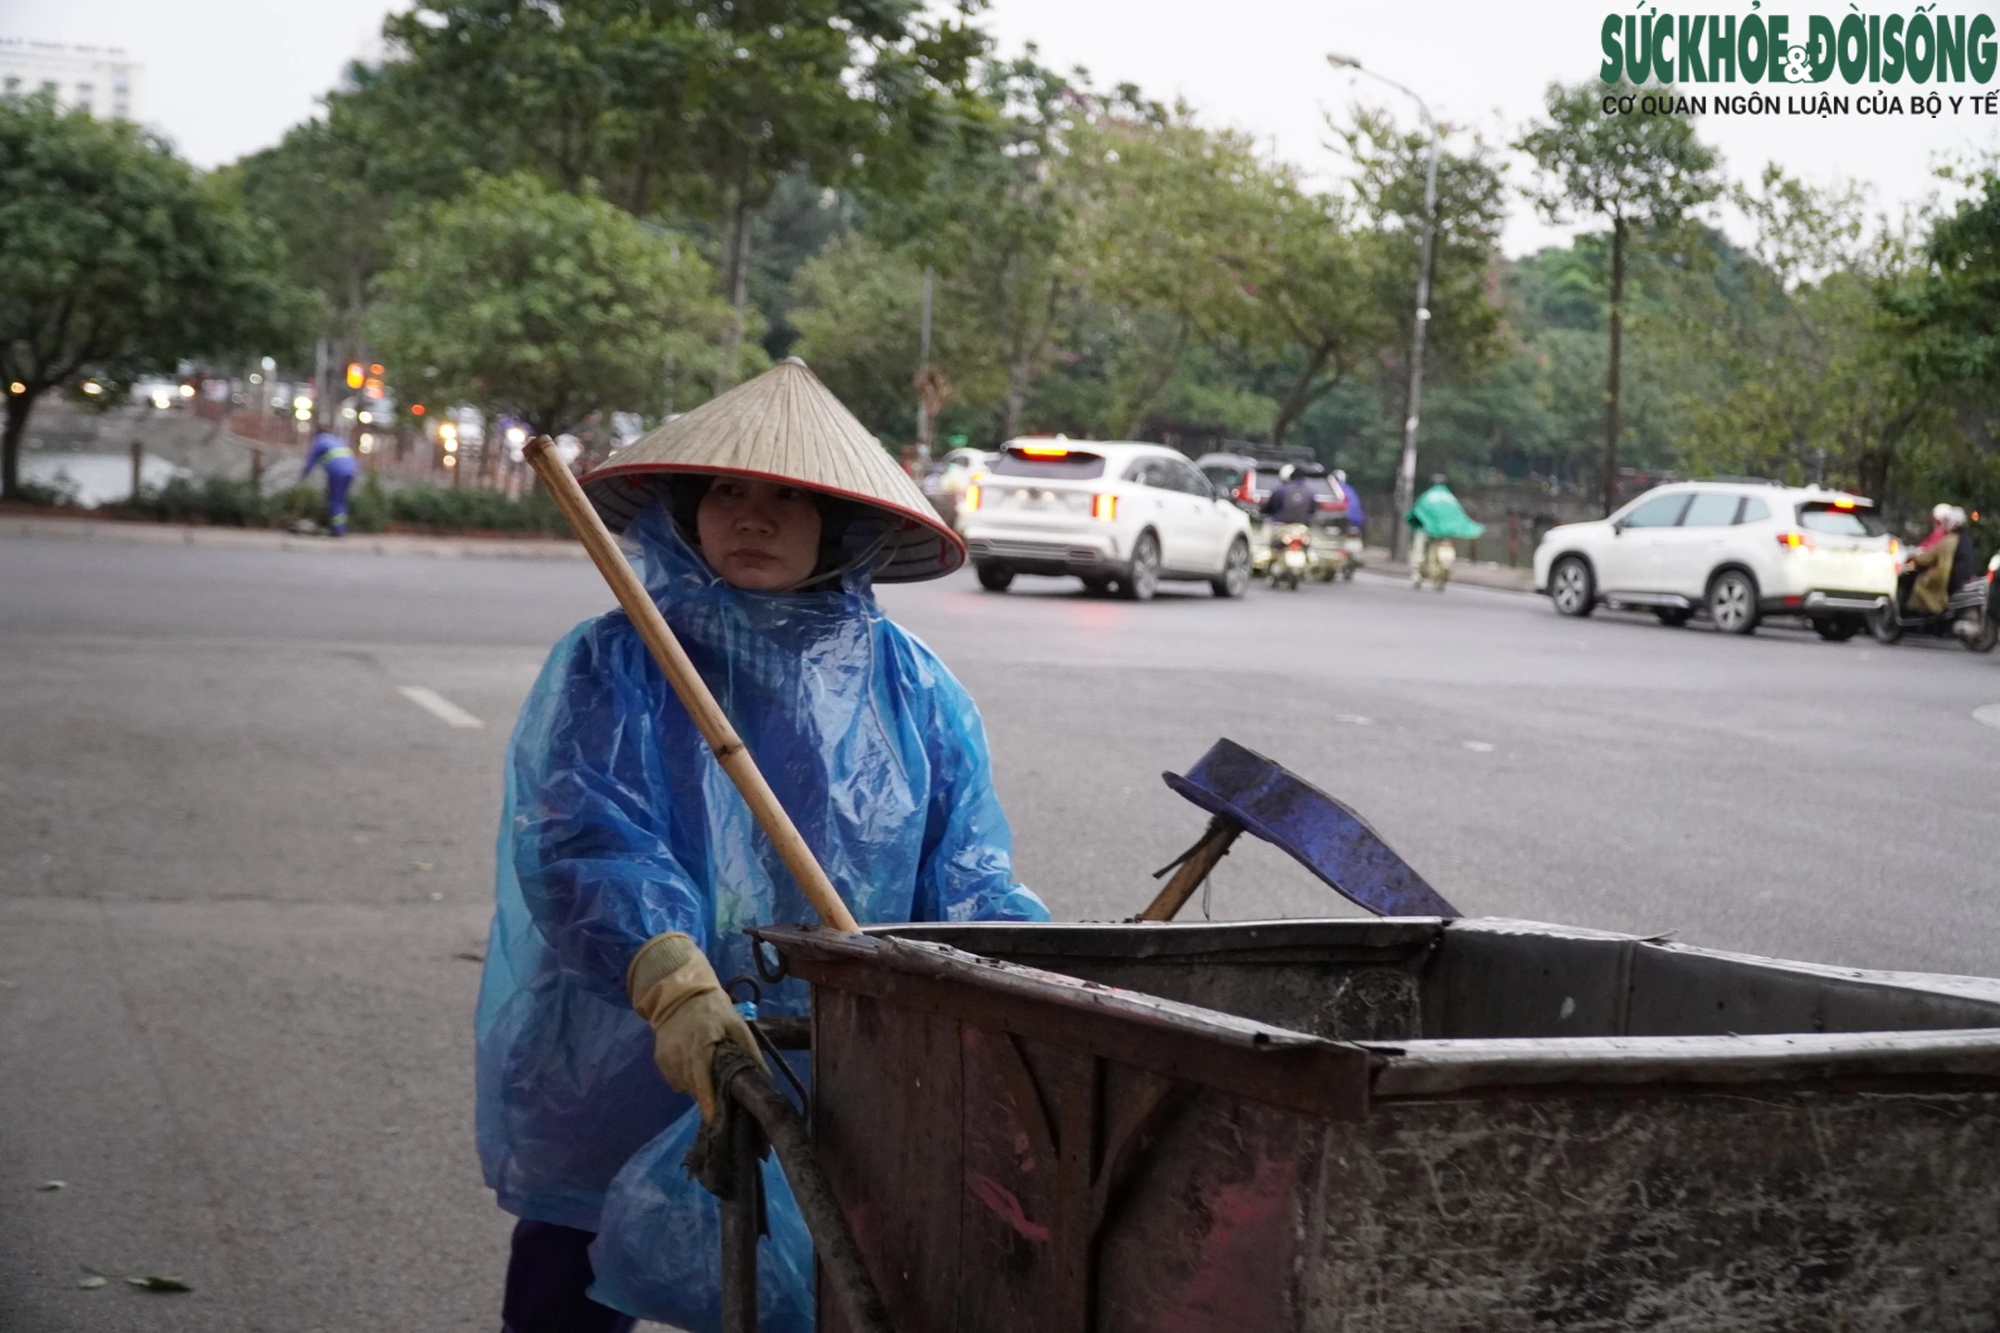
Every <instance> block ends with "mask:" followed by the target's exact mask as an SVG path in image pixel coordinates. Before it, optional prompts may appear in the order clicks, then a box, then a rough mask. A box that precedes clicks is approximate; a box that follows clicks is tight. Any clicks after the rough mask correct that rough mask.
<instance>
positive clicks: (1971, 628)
mask: <svg viewBox="0 0 2000 1333" xmlns="http://www.w3.org/2000/svg"><path fill="white" fill-rule="evenodd" d="M1907 585H1908V577H1907V576H1905V578H1903V579H1902V580H1899V581H1898V585H1897V588H1896V595H1895V596H1894V597H1891V598H1890V599H1889V600H1888V601H1887V602H1886V603H1884V604H1883V607H1882V609H1881V610H1880V611H1877V612H1876V613H1875V614H1874V615H1873V616H1872V617H1871V618H1870V619H1869V623H1868V628H1869V630H1870V631H1871V632H1872V633H1873V634H1874V635H1875V639H1876V641H1877V642H1878V643H1884V644H1890V643H1895V642H1897V641H1898V640H1899V639H1901V638H1903V637H1904V636H1905V635H1908V634H1915V635H1920V636H1922V637H1925V638H1932V639H1944V638H1956V639H1957V640H1958V641H1959V642H1960V643H1961V644H1963V645H1964V646H1965V648H1966V650H1967V651H1969V652H1975V653H1990V652H1992V651H1993V648H1994V645H1995V644H2000V555H1996V556H1994V557H1993V559H1992V560H1990V561H1989V562H1987V565H1986V574H1985V577H1983V578H1976V579H1968V580H1967V581H1966V582H1965V583H1964V584H1963V585H1962V586H1961V587H1960V588H1959V590H1958V591H1957V592H1955V593H1953V594H1952V595H1951V600H1950V601H1948V602H1946V603H1945V608H1944V610H1942V611H1934V612H1929V613H1925V612H1918V613H1916V614H1914V615H1913V614H1911V613H1910V612H1909V611H1908V610H1906V609H1905V608H1904V606H1903V599H1904V598H1905V597H1906V596H1907V595H1908V586H1907Z"/></svg>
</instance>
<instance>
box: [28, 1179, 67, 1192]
mask: <svg viewBox="0 0 2000 1333" xmlns="http://www.w3.org/2000/svg"><path fill="white" fill-rule="evenodd" d="M35 1188H36V1189H38V1190H40V1191H41V1192H42V1193H44V1194H47V1193H48V1192H49V1191H50V1190H66V1189H68V1188H69V1182H68V1181H67V1180H44V1181H43V1182H42V1183H41V1184H39V1185H37V1186H35Z"/></svg>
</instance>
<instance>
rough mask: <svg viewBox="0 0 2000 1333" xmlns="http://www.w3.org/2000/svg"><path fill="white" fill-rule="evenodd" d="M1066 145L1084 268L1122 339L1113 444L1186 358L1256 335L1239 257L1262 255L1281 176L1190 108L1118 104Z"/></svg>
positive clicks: (1110, 366)
mask: <svg viewBox="0 0 2000 1333" xmlns="http://www.w3.org/2000/svg"><path fill="white" fill-rule="evenodd" d="M1127 105H1128V106H1129V105H1133V104H1132V103H1127ZM1069 147H1070V161H1071V169H1072V171H1073V172H1074V173H1075V179H1076V180H1077V189H1078V192H1079V194H1080V195H1081V197H1082V202H1081V204H1080V207H1079V221H1078V234H1077V238H1076V241H1075V254H1076V255H1077V257H1078V258H1077V263H1078V268H1079V270H1080V273H1081V278H1082V281H1083V284H1084V290H1085V292H1086V294H1087V295H1088V296H1089V297H1091V298H1092V299H1093V300H1094V301H1096V302H1097V303H1098V304H1099V305H1101V306H1102V307H1103V308H1104V316H1105V317H1108V319H1109V320H1110V322H1111V323H1112V325H1113V327H1114V329H1115V335H1116V336H1115V337H1114V339H1113V343H1112V349H1111V350H1112V355H1111V356H1110V357H1109V358H1108V359H1107V362H1106V371H1107V374H1108V378H1109V381H1110V389H1111V399H1110V414H1109V417H1108V419H1107V421H1106V423H1105V425H1106V429H1107V432H1108V433H1109V434H1110V435H1112V436H1113V437H1114V438H1116V437H1119V436H1124V435H1127V434H1129V433H1130V432H1132V431H1134V430H1136V429H1137V428H1138V427H1139V425H1140V424H1141V423H1142V422H1143V421H1144V420H1145V419H1146V416H1147V413H1148V411H1149V409H1150V408H1152V406H1153V405H1154V404H1155V403H1156V402H1157V401H1158V400H1159V399H1160V397H1161V395H1162V394H1163V393H1164V392H1165V391H1166V390H1167V387H1168V385H1169V384H1170V383H1171V382H1172V380H1173V378H1174V376H1175V375H1176V374H1177V373H1179V371H1180V370H1181V368H1182V366H1183V358H1184V356H1185V354H1186V353H1187V352H1188V351H1189V350H1190V349H1192V348H1196V347H1213V346H1217V345H1220V344H1222V343H1225V342H1229V341H1234V340H1242V339H1245V338H1248V337H1251V336H1254V333H1255V323H1256V320H1257V316H1258V312H1257V310H1256V306H1255V304H1254V303H1253V302H1252V300H1251V294H1250V293H1249V292H1248V291H1247V290H1246V289H1245V284H1244V279H1243V275H1242V273H1241V272H1240V270H1239V267H1238V265H1237V264H1236V263H1235V262H1233V257H1234V256H1241V255H1246V254H1251V253H1255V252H1256V251H1257V250H1258V249H1260V248H1261V244H1262V238H1263V237H1264V236H1265V235H1266V234H1267V233H1268V231H1269V229H1270V227H1271V223H1272V220H1273V214H1274V211H1275V210H1274V208H1273V205H1272V199H1273V196H1274V193H1276V192H1280V191H1282V189H1283V188H1284V187H1283V181H1284V179H1285V173H1283V172H1282V171H1280V170H1278V169H1276V168H1273V167H1272V166H1271V165H1270V164H1268V163H1266V162H1265V161H1264V160H1262V159H1261V158H1260V157H1259V156H1258V154H1257V152H1256V148H1255V145H1254V143H1253V142H1252V141H1251V139H1250V137H1249V136H1248V135H1246V134H1243V133H1240V132H1238V131H1233V130H1210V129H1208V128H1206V127H1204V126H1201V125H1199V124H1197V123H1196V122H1195V120H1194V118H1193V115H1192V113H1191V112H1190V111H1189V110H1188V109H1187V108H1186V107H1185V106H1180V107H1175V108H1174V109H1172V110H1171V111H1163V110H1160V109H1158V108H1146V107H1144V106H1143V105H1140V106H1139V107H1138V113H1137V114H1134V113H1131V112H1127V111H1125V110H1123V109H1122V108H1120V107H1115V106H1114V107H1112V108H1110V109H1108V110H1107V111H1106V112H1105V113H1104V114H1100V115H1098V116H1095V117H1093V118H1092V119H1091V121H1090V122H1089V123H1088V124H1087V125H1085V126H1080V127H1078V129H1077V130H1076V131H1075V132H1073V133H1072V135H1071V136H1070V145H1069Z"/></svg>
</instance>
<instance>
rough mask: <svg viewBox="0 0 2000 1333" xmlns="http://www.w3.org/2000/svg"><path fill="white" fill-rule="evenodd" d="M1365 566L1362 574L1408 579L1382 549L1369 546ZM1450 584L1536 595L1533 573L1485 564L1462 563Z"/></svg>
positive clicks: (1407, 573) (1406, 569) (1405, 568)
mask: <svg viewBox="0 0 2000 1333" xmlns="http://www.w3.org/2000/svg"><path fill="white" fill-rule="evenodd" d="M1362 558H1363V559H1365V560H1366V561H1367V562H1368V563H1367V566H1366V567H1365V568H1364V570H1363V572H1364V573H1369V574H1379V575H1381V576H1382V577H1384V578H1392V579H1404V580H1408V578H1409V577H1410V566H1409V565H1408V564H1407V563H1406V562H1403V561H1399V560H1391V559H1390V558H1389V552H1388V550H1387V549H1386V548H1385V547H1380V546H1371V547H1369V548H1368V549H1367V550H1366V551H1365V552H1364V553H1363V556H1362ZM1451 581H1452V582H1453V583H1462V584H1464V585H1465V586H1466V587H1468V588H1491V589H1493V590H1494V591H1495V592H1522V593H1533V592H1534V591H1535V572H1534V570H1532V569H1527V568H1522V567H1519V566H1510V565H1496V564H1490V563H1488V562H1486V561H1483V560H1482V561H1477V562H1474V561H1469V560H1461V561H1459V562H1458V563H1457V564H1456V565H1454V566H1452V570H1451Z"/></svg>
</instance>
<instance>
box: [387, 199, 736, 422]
mask: <svg viewBox="0 0 2000 1333" xmlns="http://www.w3.org/2000/svg"><path fill="white" fill-rule="evenodd" d="M394 253H395V256H396V259H395V262H394V263H393V264H392V265H391V266H390V268H389V269H387V270H386V271H385V272H384V273H383V274H382V276H381V277H380V278H379V279H378V280H377V289H378V291H379V293H380V297H381V305H380V308H379V309H378V310H377V311H376V312H375V314H374V316H373V319H372V321H371V325H370V327H371V328H372V330H373V332H374V335H375V338H376V341H377V344H378V345H379V347H380V348H381V350H382V352H383V354H384V355H385V356H387V357H390V358H393V359H394V360H396V361H397V362H398V363H399V364H402V365H404V366H409V367H419V366H420V367H423V371H422V375H423V379H422V381H420V382H421V384H422V392H423V393H424V395H425V396H426V397H427V398H431V399H435V400H439V401H461V402H468V403H473V404H475V405H477V406H479V407H480V408H482V409H483V410H485V411H487V412H489V413H495V414H499V413H505V414H509V415H513V416H517V417H520V418H521V419H522V420H524V421H526V422H528V423H529V425H530V426H532V427H533V428H534V429H535V430H536V431H539V432H545V433H547V434H551V435H553V434H558V433H560V432H562V431H564V430H567V429H569V428H570V427H572V426H574V425H575V424H577V423H578V422H580V421H582V420H583V419H584V417H586V416H588V415H589V414H590V413H592V412H598V411H604V412H609V411H634V412H652V413H657V412H659V411H660V410H661V409H662V408H663V407H664V406H665V405H666V399H667V394H668V384H669V380H670V378H671V379H672V380H674V381H675V382H679V383H685V382H686V381H687V380H689V379H690V378H695V377H700V376H704V375H708V374H712V373H714V371H715V370H716V369H717V366H716V358H717V355H718V352H717V347H718V344H719V342H720V340H721V336H722V333H723V328H724V324H725V322H726V320H727V317H728V315H727V309H726V307H725V306H724V305H723V304H722V302H721V301H720V300H719V299H718V298H717V297H716V296H715V294H714V283H713V278H712V275H711V273H710V271H709V268H708V265H707V264H705V263H704V262H703V261H702V260H701V258H700V257H699V256H698V255H697V254H696V253H695V252H694V249H693V247H692V246H691V245H688V244H687V243H685V242H684V241H681V240H679V239H677V238H675V237H674V236H672V235H670V234H669V235H656V234H653V233H651V232H649V231H647V230H646V228H645V227H643V226H642V225H641V224H640V223H639V222H638V221H637V220H635V219H634V218H633V217H632V216H631V215H630V214H628V213H625V212H622V211H620V210H619V209H617V208H614V207H613V206H612V205H610V204H609V203H606V202H605V201H604V200H602V199H598V198H595V197H593V196H590V195H572V194H561V193H558V192H557V191H555V190H553V189H550V188H549V187H548V186H546V185H544V184H543V183H542V182H541V181H540V180H538V179H537V178H536V177H533V176H528V175H515V176H510V177H506V178H504V179H494V178H480V179H478V180H476V181H475V182H473V183H472V185H471V186H470V187H469V188H468V189H467V191H466V192H465V194H464V195H463V196H462V197H460V198H457V199H454V200H452V201H451V202H448V203H441V204H434V205H430V206H428V207H425V208H423V209H421V210H418V211H417V212H416V213H414V214H412V215H410V216H408V217H406V218H405V219H404V220H403V222H402V223H401V224H399V226H398V227H397V229H396V234H395V239H394Z"/></svg>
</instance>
